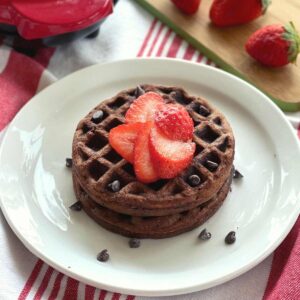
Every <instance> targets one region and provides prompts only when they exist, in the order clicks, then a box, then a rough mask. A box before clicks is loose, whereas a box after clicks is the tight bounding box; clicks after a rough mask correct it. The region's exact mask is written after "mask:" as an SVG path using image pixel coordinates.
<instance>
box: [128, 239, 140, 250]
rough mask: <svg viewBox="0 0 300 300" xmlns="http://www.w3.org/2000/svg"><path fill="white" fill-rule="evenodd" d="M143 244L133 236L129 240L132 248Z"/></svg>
mask: <svg viewBox="0 0 300 300" xmlns="http://www.w3.org/2000/svg"><path fill="white" fill-rule="evenodd" d="M140 246H141V241H140V240H139V239H136V238H132V239H130V240H129V247H130V248H139V247H140Z"/></svg>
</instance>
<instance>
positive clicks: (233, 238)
mask: <svg viewBox="0 0 300 300" xmlns="http://www.w3.org/2000/svg"><path fill="white" fill-rule="evenodd" d="M235 241H236V236H235V231H230V232H229V233H228V234H227V235H226V237H225V243H226V244H227V245H231V244H233V243H234V242H235Z"/></svg>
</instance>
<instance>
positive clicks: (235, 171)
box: [233, 169, 244, 179]
mask: <svg viewBox="0 0 300 300" xmlns="http://www.w3.org/2000/svg"><path fill="white" fill-rule="evenodd" d="M243 177H244V176H243V175H242V174H241V173H240V172H239V171H238V170H237V169H235V170H234V173H233V178H234V179H240V178H243Z"/></svg>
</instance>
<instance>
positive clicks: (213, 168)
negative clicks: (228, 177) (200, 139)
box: [205, 160, 219, 172]
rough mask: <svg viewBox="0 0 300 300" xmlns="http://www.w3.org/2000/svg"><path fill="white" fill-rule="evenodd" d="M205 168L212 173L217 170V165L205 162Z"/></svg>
mask: <svg viewBox="0 0 300 300" xmlns="http://www.w3.org/2000/svg"><path fill="white" fill-rule="evenodd" d="M205 166H206V167H207V168H208V169H209V170H210V171H212V172H214V171H216V170H217V169H218V166H219V165H218V164H217V163H215V162H214V161H211V160H207V161H206V163H205Z"/></svg>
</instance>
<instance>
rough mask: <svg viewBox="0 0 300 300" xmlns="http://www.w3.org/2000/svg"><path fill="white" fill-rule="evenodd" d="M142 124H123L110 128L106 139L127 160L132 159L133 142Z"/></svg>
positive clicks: (130, 160)
mask: <svg viewBox="0 0 300 300" xmlns="http://www.w3.org/2000/svg"><path fill="white" fill-rule="evenodd" d="M142 126H143V124H141V123H135V124H124V125H119V126H117V127H115V128H113V129H111V130H110V132H109V135H108V140H109V143H110V145H111V146H112V147H113V148H114V149H115V150H116V151H117V152H118V153H119V154H120V155H121V156H122V157H123V158H125V159H126V160H127V161H129V162H131V163H133V161H134V152H133V150H134V143H135V140H136V138H137V135H138V133H139V131H140V130H141V128H142Z"/></svg>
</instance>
